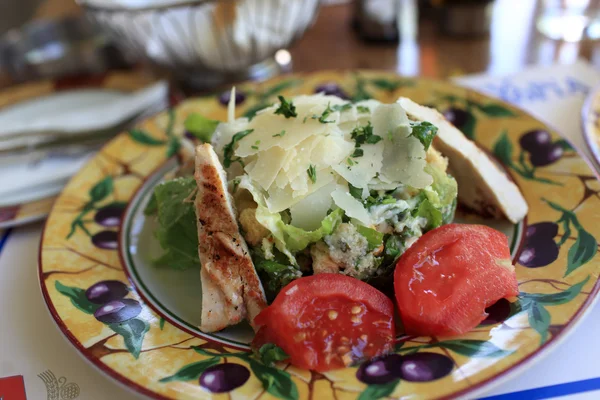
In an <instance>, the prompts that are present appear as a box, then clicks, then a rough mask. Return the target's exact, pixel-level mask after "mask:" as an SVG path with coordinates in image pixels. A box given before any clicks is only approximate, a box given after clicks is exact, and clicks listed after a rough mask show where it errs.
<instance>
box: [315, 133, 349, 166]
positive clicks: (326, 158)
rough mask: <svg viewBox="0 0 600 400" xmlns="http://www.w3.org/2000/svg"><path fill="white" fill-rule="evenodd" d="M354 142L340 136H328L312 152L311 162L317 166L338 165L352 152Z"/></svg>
mask: <svg viewBox="0 0 600 400" xmlns="http://www.w3.org/2000/svg"><path fill="white" fill-rule="evenodd" d="M353 151H354V144H353V143H350V142H347V141H345V140H344V139H343V138H342V137H339V136H337V137H336V136H327V137H325V138H323V141H322V142H321V143H320V144H319V146H316V147H314V148H313V150H312V152H311V154H310V162H311V163H312V164H314V165H316V166H317V168H321V167H325V166H329V165H336V164H339V163H340V162H342V161H345V160H346V158H347V157H348V156H349V155H350V154H352V152H353Z"/></svg>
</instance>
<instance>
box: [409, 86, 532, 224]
mask: <svg viewBox="0 0 600 400" xmlns="http://www.w3.org/2000/svg"><path fill="white" fill-rule="evenodd" d="M398 102H399V103H400V105H401V106H402V108H404V110H405V111H406V113H407V114H408V116H409V118H411V119H413V120H420V121H428V122H431V123H432V124H433V125H435V126H437V127H438V134H437V136H436V137H435V139H434V141H433V144H434V146H435V147H436V149H437V150H439V151H440V152H441V153H442V154H443V155H444V156H446V157H448V159H449V161H450V173H451V174H452V175H453V176H454V178H455V179H456V181H457V182H458V199H459V200H460V202H461V203H462V204H464V205H466V206H467V207H469V208H471V209H473V210H474V211H475V212H477V213H479V214H481V215H483V216H486V217H493V218H500V217H502V216H503V215H504V216H506V218H507V219H508V220H509V221H511V222H513V223H517V222H518V221H520V220H522V219H523V218H524V217H525V215H526V214H527V202H526V201H525V199H524V198H523V195H522V194H521V192H520V191H519V188H518V187H517V185H515V184H514V183H513V182H512V181H510V180H509V179H508V177H507V176H506V174H505V173H504V172H503V171H501V170H500V168H498V167H497V166H496V164H494V162H493V161H492V160H491V159H490V158H489V157H488V156H487V154H485V153H484V152H483V151H481V150H480V149H479V148H478V147H477V146H476V145H475V143H473V142H472V141H471V140H469V139H467V137H465V135H463V133H462V132H461V131H459V130H458V129H456V127H454V125H452V124H451V123H450V122H448V121H447V120H446V118H444V116H443V115H442V114H440V113H439V112H437V111H436V110H434V109H433V108H429V107H425V106H421V105H419V104H417V103H415V102H414V101H412V100H410V99H408V98H406V97H400V98H399V99H398Z"/></svg>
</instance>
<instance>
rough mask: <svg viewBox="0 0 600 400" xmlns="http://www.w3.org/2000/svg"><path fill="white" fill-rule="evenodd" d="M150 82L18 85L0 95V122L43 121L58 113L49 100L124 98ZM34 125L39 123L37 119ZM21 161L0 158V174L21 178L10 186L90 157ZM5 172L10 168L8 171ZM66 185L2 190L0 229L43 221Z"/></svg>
mask: <svg viewBox="0 0 600 400" xmlns="http://www.w3.org/2000/svg"><path fill="white" fill-rule="evenodd" d="M153 81H154V79H153V78H151V77H149V76H146V75H144V74H142V73H140V71H135V72H131V71H114V72H110V73H105V74H103V75H98V76H93V77H86V78H62V79H57V80H53V81H52V80H46V81H41V82H36V83H27V84H22V85H17V86H14V87H10V88H8V89H4V90H2V91H0V119H7V118H8V117H10V116H11V115H12V116H13V117H16V118H17V120H20V121H23V120H24V119H23V117H22V115H23V114H25V115H27V114H28V115H36V116H40V115H42V118H43V119H44V118H45V117H46V116H47V115H52V113H56V112H57V108H56V105H55V104H54V102H53V101H50V99H54V98H57V97H61V96H62V97H64V96H68V93H75V94H76V93H77V92H78V91H74V92H73V91H72V90H73V89H78V90H81V89H87V90H83V91H81V93H88V92H89V93H92V94H95V95H96V97H98V98H99V99H102V98H103V96H104V97H107V96H112V97H114V96H123V95H124V93H127V92H132V91H135V90H138V89H141V88H143V87H145V86H147V85H149V84H150V83H152V82H153ZM53 96H56V97H53ZM72 97H73V96H72ZM112 97H111V98H112ZM39 98H48V100H49V101H50V102H42V101H40V100H39ZM74 101H77V99H75V100H74ZM63 103H64V102H63ZM48 104H50V106H49V105H48ZM72 107H73V104H68V103H65V104H62V110H69V109H72ZM59 109H60V107H59ZM44 113H45V115H44ZM25 119H26V118H25ZM45 119H47V117H46V118H45ZM36 121H38V122H39V119H38V120H36ZM5 125H6V124H4V125H3V126H5ZM6 131H7V129H4V130H3V135H5V134H6V133H7V132H6ZM18 157H21V158H18ZM24 157H26V156H23V155H21V156H11V155H9V156H2V157H0V170H3V171H4V172H5V174H6V173H8V174H9V175H10V176H13V177H14V176H15V175H16V174H19V176H20V177H21V178H19V179H15V180H13V181H11V184H12V185H13V186H14V184H18V183H22V182H23V177H24V176H29V177H30V176H32V175H33V176H36V175H39V174H38V173H36V171H40V169H41V170H44V171H48V169H49V168H58V170H60V171H61V172H64V170H65V168H69V167H71V166H72V165H73V164H75V167H78V165H79V164H77V163H81V165H83V163H85V162H86V160H87V159H88V158H89V154H80V155H79V156H78V157H73V156H69V157H66V158H65V159H64V160H62V159H58V158H53V159H50V158H48V159H47V160H46V159H44V160H41V159H37V158H36V159H34V160H31V162H30V161H23V159H24ZM13 159H14V160H13ZM13 167H14V168H13ZM8 168H11V169H10V171H8ZM67 181H68V177H65V178H64V179H57V180H55V181H53V182H48V181H46V182H45V183H44V184H40V183H39V182H37V183H36V184H35V189H32V186H33V184H32V185H28V186H27V188H26V190H25V189H24V188H16V187H15V188H14V190H12V189H11V190H10V192H9V191H8V189H9V188H8V187H3V188H2V190H0V191H2V192H3V193H2V196H1V197H2V198H1V200H0V228H8V227H11V226H16V225H22V224H25V223H28V222H32V221H36V220H39V219H42V218H44V217H45V216H46V215H48V213H49V212H50V209H51V208H52V204H53V203H54V200H55V199H56V196H57V194H58V193H60V191H61V189H62V188H63V187H64V185H65V183H66V182H67ZM5 186H6V185H5ZM11 187H12V186H11Z"/></svg>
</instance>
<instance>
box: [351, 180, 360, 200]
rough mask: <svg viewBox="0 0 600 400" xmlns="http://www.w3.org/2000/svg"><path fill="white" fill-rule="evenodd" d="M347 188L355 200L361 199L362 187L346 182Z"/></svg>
mask: <svg viewBox="0 0 600 400" xmlns="http://www.w3.org/2000/svg"><path fill="white" fill-rule="evenodd" d="M348 190H349V191H350V194H351V195H352V197H354V198H355V199H357V200H360V201H362V192H363V191H362V189H361V188H358V187H356V186H352V184H351V183H348Z"/></svg>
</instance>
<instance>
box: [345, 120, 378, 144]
mask: <svg viewBox="0 0 600 400" xmlns="http://www.w3.org/2000/svg"><path fill="white" fill-rule="evenodd" d="M350 136H351V137H352V139H353V140H354V141H355V142H356V144H355V147H360V145H362V144H365V143H367V144H375V143H378V142H379V141H380V140H381V136H379V135H375V134H373V125H371V121H369V122H368V123H367V125H366V126H361V127H357V128H354V130H353V131H352V132H351V133H350Z"/></svg>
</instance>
